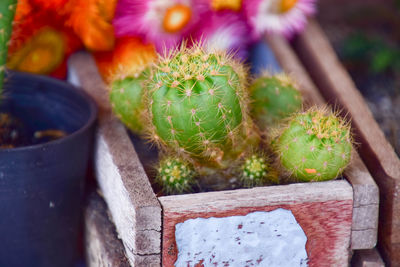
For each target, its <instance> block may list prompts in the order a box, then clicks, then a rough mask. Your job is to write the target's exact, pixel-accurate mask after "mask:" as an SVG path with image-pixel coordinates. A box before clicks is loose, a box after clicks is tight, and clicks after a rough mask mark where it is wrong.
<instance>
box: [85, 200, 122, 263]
mask: <svg viewBox="0 0 400 267" xmlns="http://www.w3.org/2000/svg"><path fill="white" fill-rule="evenodd" d="M84 219H85V244H86V245H85V254H86V263H87V265H88V267H99V266H114V267H129V266H130V265H129V262H128V259H127V258H126V257H125V253H124V246H123V245H122V242H121V240H119V239H118V238H117V233H116V231H115V227H114V225H113V224H112V222H111V221H110V220H109V218H108V214H107V206H106V203H105V202H104V200H102V199H101V197H100V196H99V195H98V194H97V193H92V194H91V195H90V196H89V200H88V204H87V206H86V207H85V216H84Z"/></svg>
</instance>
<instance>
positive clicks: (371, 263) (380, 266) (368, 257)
mask: <svg viewBox="0 0 400 267" xmlns="http://www.w3.org/2000/svg"><path fill="white" fill-rule="evenodd" d="M351 266H352V267H385V263H384V262H383V260H382V258H381V256H380V254H379V252H378V251H377V250H376V249H366V250H358V251H355V252H354V255H353V257H352V259H351Z"/></svg>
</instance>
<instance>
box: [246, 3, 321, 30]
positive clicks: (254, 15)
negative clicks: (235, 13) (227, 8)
mask: <svg viewBox="0 0 400 267" xmlns="http://www.w3.org/2000/svg"><path fill="white" fill-rule="evenodd" d="M315 3H316V0H245V1H244V3H243V8H244V12H245V14H246V16H247V20H248V23H249V24H250V25H251V27H252V30H253V36H255V37H258V36H260V35H262V34H264V33H268V32H275V33H280V34H283V35H284V36H286V37H287V38H290V37H291V36H292V35H294V34H295V33H298V32H301V31H302V30H303V29H304V27H305V25H306V23H307V16H308V15H311V14H314V13H315V10H316V7H315Z"/></svg>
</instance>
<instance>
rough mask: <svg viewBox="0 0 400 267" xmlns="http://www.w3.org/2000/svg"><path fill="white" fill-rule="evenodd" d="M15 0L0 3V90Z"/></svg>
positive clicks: (15, 6)
mask: <svg viewBox="0 0 400 267" xmlns="http://www.w3.org/2000/svg"><path fill="white" fill-rule="evenodd" d="M16 8H17V0H1V3H0V92H1V90H2V89H3V80H4V71H5V68H6V61H7V51H8V45H9V40H10V38H11V32H12V21H13V19H14V15H15V10H16Z"/></svg>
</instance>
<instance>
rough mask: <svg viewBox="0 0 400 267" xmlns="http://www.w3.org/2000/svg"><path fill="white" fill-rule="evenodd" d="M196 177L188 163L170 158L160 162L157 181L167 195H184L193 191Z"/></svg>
mask: <svg viewBox="0 0 400 267" xmlns="http://www.w3.org/2000/svg"><path fill="white" fill-rule="evenodd" d="M194 177H195V172H194V170H193V168H192V166H191V165H190V164H189V163H188V162H186V161H184V160H183V159H180V158H178V157H172V156H169V157H166V158H164V159H162V160H161V161H160V163H159V167H158V174H157V177H156V181H157V183H158V184H160V185H161V187H162V189H163V192H164V193H165V194H167V195H169V194H182V193H184V192H189V191H191V188H192V186H193V184H194V183H195V179H194Z"/></svg>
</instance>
